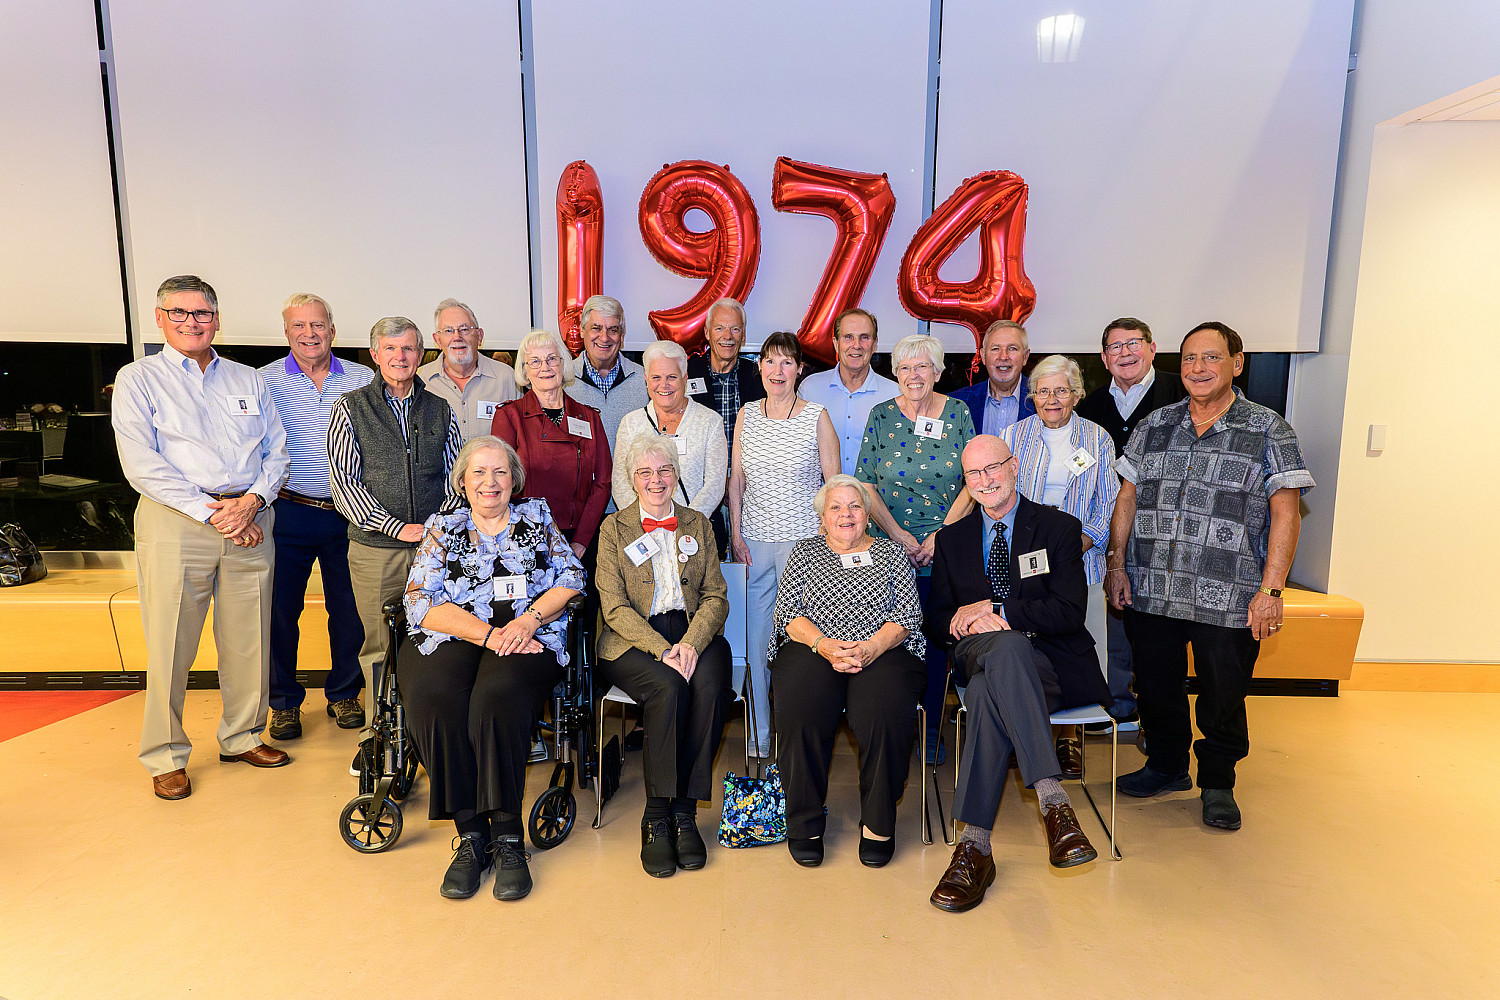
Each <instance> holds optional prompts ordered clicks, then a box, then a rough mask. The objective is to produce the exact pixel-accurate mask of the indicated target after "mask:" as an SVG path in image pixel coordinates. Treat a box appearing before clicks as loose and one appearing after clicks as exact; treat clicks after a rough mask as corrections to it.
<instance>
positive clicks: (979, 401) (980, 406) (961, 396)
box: [948, 375, 1036, 434]
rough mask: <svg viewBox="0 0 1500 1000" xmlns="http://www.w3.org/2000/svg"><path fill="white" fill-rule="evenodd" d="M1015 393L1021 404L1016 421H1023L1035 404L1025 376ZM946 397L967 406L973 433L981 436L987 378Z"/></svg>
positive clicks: (986, 395)
mask: <svg viewBox="0 0 1500 1000" xmlns="http://www.w3.org/2000/svg"><path fill="white" fill-rule="evenodd" d="M1016 393H1017V395H1018V396H1019V400H1018V401H1019V402H1020V404H1021V406H1020V409H1019V412H1018V413H1017V415H1016V420H1017V421H1021V420H1025V419H1026V418H1027V417H1029V416H1031V415H1032V414H1033V413H1035V412H1036V404H1035V403H1033V402H1032V401H1031V384H1030V383H1029V382H1028V381H1027V380H1026V376H1025V375H1022V376H1021V384H1020V386H1019V387H1018V388H1017V389H1016ZM948 395H950V396H952V397H953V398H954V399H958V400H962V401H963V402H965V403H967V404H968V406H969V414H970V415H971V416H973V418H974V433H975V434H983V433H984V401H985V400H986V399H988V398H989V395H990V380H989V377H988V376H987V375H986V377H985V378H984V379H982V380H980V381H979V382H977V383H975V384H974V385H970V386H965V387H964V388H962V389H956V390H954V391H953V392H950V393H949V394H948Z"/></svg>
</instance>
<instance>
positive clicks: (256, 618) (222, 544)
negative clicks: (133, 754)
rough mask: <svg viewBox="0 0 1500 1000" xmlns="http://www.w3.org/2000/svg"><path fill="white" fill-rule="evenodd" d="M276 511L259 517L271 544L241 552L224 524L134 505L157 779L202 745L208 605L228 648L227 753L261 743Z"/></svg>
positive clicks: (148, 763) (223, 675)
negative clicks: (202, 645)
mask: <svg viewBox="0 0 1500 1000" xmlns="http://www.w3.org/2000/svg"><path fill="white" fill-rule="evenodd" d="M274 522H275V514H273V513H272V511H271V510H270V508H267V509H265V510H263V511H261V512H260V513H259V514H258V515H256V518H255V523H256V524H258V525H259V526H260V529H261V531H262V532H264V533H265V540H264V541H262V542H261V543H260V544H259V545H257V546H255V547H254V548H250V549H247V548H242V547H240V546H238V545H235V544H234V543H233V542H231V541H228V540H227V539H225V538H224V536H223V535H220V534H219V532H218V529H216V528H214V527H212V526H210V525H207V524H203V523H202V522H199V521H195V520H193V519H192V518H190V517H188V516H186V515H184V514H180V513H178V512H177V511H175V510H173V509H172V508H170V507H166V506H163V505H162V504H159V503H157V502H156V501H154V500H149V499H147V498H146V497H141V502H140V504H139V505H138V506H137V507H136V510H135V560H136V561H135V572H136V582H137V584H138V585H139V588H140V599H141V622H142V624H143V625H144V626H145V630H146V714H145V720H144V722H143V723H142V725H141V752H140V761H141V763H142V764H144V765H145V767H146V770H147V771H149V772H150V773H151V774H152V775H153V776H154V775H158V774H166V773H167V772H168V771H175V770H176V769H178V768H181V767H186V766H187V762H188V755H189V754H190V753H191V752H192V749H193V744H192V741H190V740H189V739H188V737H187V733H185V732H184V731H183V728H182V702H183V697H184V695H185V694H186V693H187V682H188V670H189V668H190V667H192V665H193V660H194V659H195V658H196V657H197V655H198V643H199V640H200V639H201V638H202V636H203V622H204V619H205V618H207V617H208V609H209V604H210V603H212V605H213V612H214V644H215V646H217V648H218V651H219V663H218V667H219V693H220V696H221V698H222V700H223V703H224V708H223V714H222V715H221V716H220V719H219V733H218V739H219V750H220V752H221V753H226V754H240V753H244V752H245V751H247V750H254V749H255V748H256V747H258V746H260V744H261V741H260V734H261V733H262V732H263V731H264V730H265V722H266V712H267V710H268V709H269V707H270V704H271V695H270V690H271V689H270V641H269V640H270V630H271V570H272V568H273V566H274V562H275V546H274V545H272V543H271V528H272V525H273V524H274Z"/></svg>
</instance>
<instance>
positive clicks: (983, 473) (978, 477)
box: [964, 455, 1016, 483]
mask: <svg viewBox="0 0 1500 1000" xmlns="http://www.w3.org/2000/svg"><path fill="white" fill-rule="evenodd" d="M1015 457H1016V456H1014V455H1012V456H1010V458H1007V459H1006V460H1005V461H1004V462H992V463H991V464H989V465H986V466H985V467H984V468H982V469H965V470H964V482H968V483H979V482H983V481H984V480H986V479H994V478H995V477H996V476H998V475H1000V470H1001V469H1003V468H1005V462H1009V461H1010V460H1011V458H1015Z"/></svg>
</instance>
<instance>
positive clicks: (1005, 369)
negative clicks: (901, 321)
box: [939, 319, 1036, 434]
mask: <svg viewBox="0 0 1500 1000" xmlns="http://www.w3.org/2000/svg"><path fill="white" fill-rule="evenodd" d="M1030 357H1031V348H1030V346H1029V345H1028V344H1027V341H1026V328H1025V327H1024V326H1022V325H1021V324H1020V323H1016V322H1013V321H1012V320H1008V319H997V320H995V322H993V323H991V324H990V326H989V329H987V330H985V331H984V339H983V340H981V341H980V343H979V360H980V363H981V364H983V365H984V370H985V372H986V373H987V374H988V376H989V377H988V378H987V379H986V380H985V381H983V382H979V383H976V384H974V385H971V386H965V387H964V388H962V389H959V390H957V391H955V392H954V393H953V398H954V399H958V400H962V401H963V402H964V403H967V404H968V407H969V414H970V415H971V416H972V417H973V418H974V431H975V433H976V434H999V433H1000V432H1001V431H1003V430H1004V429H1005V428H1007V427H1009V426H1010V425H1011V424H1013V423H1016V422H1017V421H1019V420H1023V419H1025V418H1026V417H1029V416H1031V415H1032V414H1033V413H1035V412H1036V404H1035V403H1033V402H1032V401H1031V394H1030V393H1029V392H1028V391H1027V385H1026V376H1025V375H1023V374H1022V372H1024V371H1025V370H1026V362H1027V360H1028V359H1029V358H1030ZM939 374H941V373H939Z"/></svg>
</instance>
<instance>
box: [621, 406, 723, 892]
mask: <svg viewBox="0 0 1500 1000" xmlns="http://www.w3.org/2000/svg"><path fill="white" fill-rule="evenodd" d="M620 461H622V462H625V463H626V466H625V467H626V468H627V469H628V470H629V471H630V482H631V485H632V486H633V487H634V489H635V495H636V502H635V503H632V504H631V505H630V506H628V507H626V508H625V509H624V510H621V511H618V512H616V513H614V514H610V515H609V516H608V517H606V518H605V519H604V523H603V524H602V525H600V527H599V565H598V572H597V573H596V575H595V586H596V587H597V588H598V591H599V605H600V607H599V613H600V617H601V618H602V619H603V627H602V628H601V629H600V633H599V665H598V672H599V677H600V678H601V680H602V681H603V682H604V683H605V684H612V685H615V686H617V687H619V688H620V689H622V690H623V691H624V692H625V693H626V694H628V695H630V697H631V698H633V699H635V701H636V703H637V704H639V705H640V706H641V714H642V717H643V723H644V726H645V730H646V747H645V758H646V760H645V767H646V812H645V815H644V816H643V817H642V818H641V866H642V867H643V868H645V870H646V874H648V875H653V876H655V877H657V878H666V877H667V876H668V875H671V874H672V873H674V872H675V871H676V870H677V869H678V868H682V869H685V870H687V871H694V870H696V869H699V868H702V867H703V866H704V865H705V864H706V863H707V862H708V850H707V848H706V847H705V846H704V843H703V838H702V837H701V836H700V835H699V833H698V824H697V812H698V802H699V800H707V799H710V798H712V796H713V765H714V757H715V756H716V755H717V754H718V752H719V743H720V741H721V740H722V739H723V736H724V715H725V713H726V712H727V711H728V710H729V705H730V702H731V701H732V700H733V697H732V696H731V694H730V691H729V665H730V652H729V643H728V642H726V641H725V640H724V636H723V632H724V620H725V618H727V617H728V616H729V601H728V600H727V597H726V595H727V593H728V587H727V586H726V584H725V583H724V573H723V571H722V570H721V569H720V568H719V553H718V546H717V545H716V544H715V543H714V536H713V527H712V525H711V524H710V523H709V520H708V518H707V517H705V516H704V515H702V514H700V513H699V512H698V511H696V510H693V509H692V508H691V507H687V506H684V505H682V504H679V503H675V502H674V501H673V496H674V495H675V494H676V493H677V492H678V490H677V480H678V455H677V445H676V443H675V442H673V441H672V439H671V438H667V437H662V436H660V435H656V434H651V435H646V436H644V437H640V438H637V439H636V440H635V441H634V442H632V444H631V446H630V448H629V450H628V451H627V453H626V454H624V455H622V456H620Z"/></svg>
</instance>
